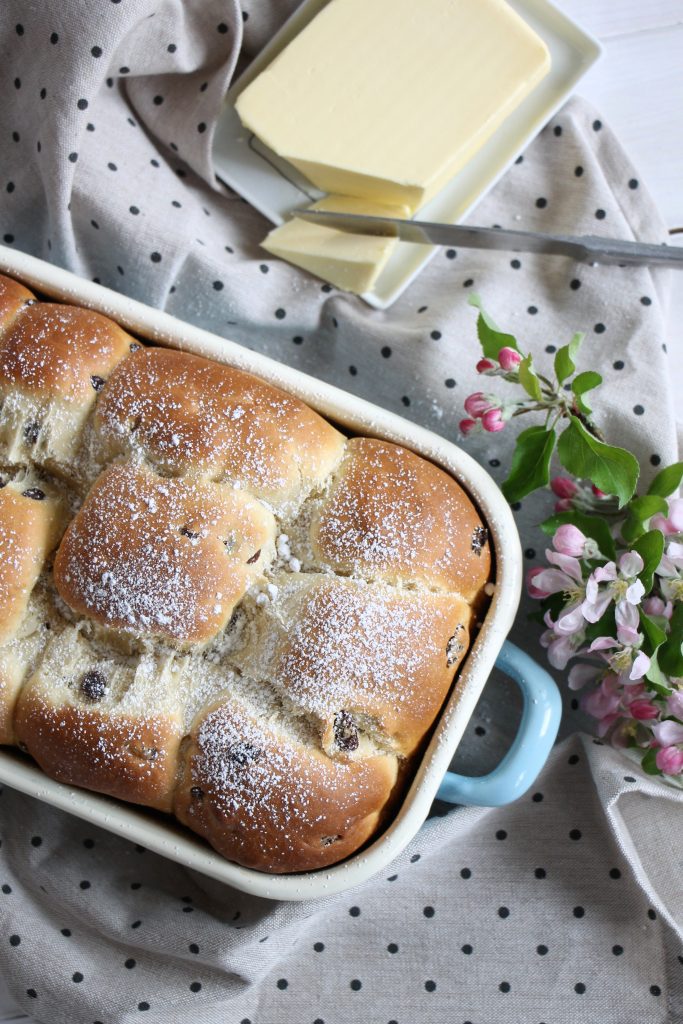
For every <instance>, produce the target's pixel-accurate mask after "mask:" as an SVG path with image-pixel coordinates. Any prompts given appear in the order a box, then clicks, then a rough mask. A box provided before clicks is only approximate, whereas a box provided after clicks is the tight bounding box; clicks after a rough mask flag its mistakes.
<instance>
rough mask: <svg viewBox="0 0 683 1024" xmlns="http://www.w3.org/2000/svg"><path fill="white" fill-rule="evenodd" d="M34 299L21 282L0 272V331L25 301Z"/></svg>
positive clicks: (13, 317)
mask: <svg viewBox="0 0 683 1024" xmlns="http://www.w3.org/2000/svg"><path fill="white" fill-rule="evenodd" d="M35 301H36V297H35V295H34V294H33V292H30V291H29V290H28V288H24V286H23V284H19V282H18V281H13V280H12V278H11V277H5V275H4V274H0V331H2V330H5V328H6V327H7V326H8V325H9V324H10V323H11V322H12V320H14V319H15V317H16V315H17V313H18V312H19V310H21V309H23V308H24V306H25V305H27V303H29V302H35Z"/></svg>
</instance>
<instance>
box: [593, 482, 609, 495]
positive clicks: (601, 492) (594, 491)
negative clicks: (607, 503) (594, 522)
mask: <svg viewBox="0 0 683 1024" xmlns="http://www.w3.org/2000/svg"><path fill="white" fill-rule="evenodd" d="M591 491H592V492H593V494H594V495H595V497H596V498H609V494H605V492H604V491H601V490H600V488H599V487H596V486H595V484H591Z"/></svg>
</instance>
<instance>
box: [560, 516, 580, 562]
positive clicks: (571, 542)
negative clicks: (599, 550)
mask: <svg viewBox="0 0 683 1024" xmlns="http://www.w3.org/2000/svg"><path fill="white" fill-rule="evenodd" d="M585 546H586V535H585V533H582V531H581V530H579V528H578V527H577V526H572V524H571V523H565V524H564V526H560V527H558V528H557V530H555V533H554V535H553V547H554V548H555V550H556V551H559V553H560V554H561V555H573V557H574V558H581V556H582V555H583V552H584V549H585Z"/></svg>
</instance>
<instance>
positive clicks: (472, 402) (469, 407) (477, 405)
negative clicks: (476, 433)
mask: <svg viewBox="0 0 683 1024" xmlns="http://www.w3.org/2000/svg"><path fill="white" fill-rule="evenodd" d="M492 407H493V403H492V401H491V399H490V398H487V396H486V395H485V394H484V392H483V391H475V392H474V394H473V395H468V396H467V398H466V399H465V412H468V413H469V414H470V416H473V417H474V419H479V418H480V417H481V416H483V415H484V413H485V412H487V410H488V409H491V408H492Z"/></svg>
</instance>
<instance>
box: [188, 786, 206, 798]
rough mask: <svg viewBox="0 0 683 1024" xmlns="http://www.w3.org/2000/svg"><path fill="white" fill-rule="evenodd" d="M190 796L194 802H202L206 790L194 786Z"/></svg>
mask: <svg viewBox="0 0 683 1024" xmlns="http://www.w3.org/2000/svg"><path fill="white" fill-rule="evenodd" d="M190 796H191V797H192V799H193V800H201V799H203V797H204V790H203V789H202V787H201V786H193V787H192V789H191V790H190Z"/></svg>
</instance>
